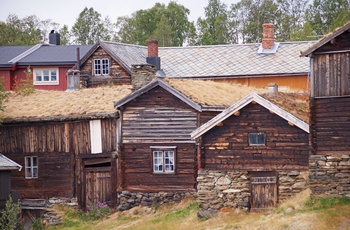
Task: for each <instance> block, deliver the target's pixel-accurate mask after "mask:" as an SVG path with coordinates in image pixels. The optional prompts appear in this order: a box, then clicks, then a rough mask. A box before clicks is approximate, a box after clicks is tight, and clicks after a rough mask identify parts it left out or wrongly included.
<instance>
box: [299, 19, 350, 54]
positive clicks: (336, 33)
mask: <svg viewBox="0 0 350 230" xmlns="http://www.w3.org/2000/svg"><path fill="white" fill-rule="evenodd" d="M349 29H350V22H349V23H347V24H346V25H345V26H343V27H341V28H339V29H337V30H336V31H334V32H333V33H330V34H327V35H325V36H324V37H322V38H321V39H320V40H319V41H318V42H316V43H315V44H313V45H312V46H311V47H309V48H308V49H305V50H304V51H302V52H301V55H300V56H301V57H308V56H309V55H310V54H311V53H313V52H314V51H315V50H317V49H318V48H320V47H321V46H323V45H325V44H326V43H327V42H330V41H331V40H332V39H334V38H336V37H338V36H339V35H341V34H343V33H344V32H346V31H347V30H349Z"/></svg>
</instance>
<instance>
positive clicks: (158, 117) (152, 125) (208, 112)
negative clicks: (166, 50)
mask: <svg viewBox="0 0 350 230" xmlns="http://www.w3.org/2000/svg"><path fill="white" fill-rule="evenodd" d="M203 89H205V90H203ZM255 90H257V91H260V92H266V90H263V89H257V88H252V87H245V86H242V85H230V84H226V83H217V82H212V81H199V80H189V79H188V80H172V79H167V80H166V81H163V80H160V79H158V80H155V81H153V82H151V83H149V84H148V85H146V86H144V87H142V88H140V89H139V90H136V91H135V92H133V93H132V94H130V95H128V96H126V97H124V98H122V99H121V100H119V101H117V102H115V108H116V109H117V110H118V113H119V117H120V118H119V123H118V127H117V130H118V155H119V158H118V191H120V192H121V193H122V196H121V199H120V205H121V206H123V205H126V207H127V205H129V206H133V205H137V204H140V203H141V202H142V201H145V200H146V201H148V202H150V203H151V204H152V201H154V199H157V196H158V195H155V194H159V193H164V192H167V193H168V194H171V195H169V197H167V199H173V198H174V197H176V196H178V197H181V196H184V195H186V194H187V193H193V192H195V191H196V183H197V182H196V178H197V170H198V168H197V167H198V164H197V151H198V149H197V148H198V146H197V144H196V141H195V140H193V139H191V136H190V133H191V132H192V131H194V130H195V129H197V128H198V127H199V126H200V125H201V124H203V123H205V122H207V121H208V120H209V119H211V118H212V117H214V116H215V115H217V114H218V113H219V112H221V111H222V110H223V109H225V108H226V107H227V106H228V105H230V104H231V103H232V101H237V100H238V99H240V98H242V97H244V95H245V94H247V93H250V92H252V91H255ZM130 193H134V194H135V195H134V197H132V196H131V195H129V196H127V194H130ZM136 194H138V195H136ZM153 198H154V199H153ZM152 199H153V200H152ZM130 200H131V201H132V202H130ZM128 203H129V204H128ZM122 208H124V207H122Z"/></svg>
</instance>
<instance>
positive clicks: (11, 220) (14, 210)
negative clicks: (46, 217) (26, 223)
mask: <svg viewBox="0 0 350 230" xmlns="http://www.w3.org/2000/svg"><path fill="white" fill-rule="evenodd" d="M20 212H21V208H20V205H19V203H14V202H13V200H12V197H11V195H10V196H9V198H8V199H7V200H6V205H5V209H4V210H3V211H2V212H1V213H0V229H2V230H13V229H15V228H16V227H17V225H18V220H19V218H18V215H19V214H20Z"/></svg>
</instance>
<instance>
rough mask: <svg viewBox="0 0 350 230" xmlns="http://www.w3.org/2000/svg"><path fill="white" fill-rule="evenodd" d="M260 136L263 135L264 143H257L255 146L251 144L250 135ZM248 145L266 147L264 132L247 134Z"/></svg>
mask: <svg viewBox="0 0 350 230" xmlns="http://www.w3.org/2000/svg"><path fill="white" fill-rule="evenodd" d="M254 134H255V135H261V134H263V135H264V143H263V144H262V143H257V144H254V143H251V141H252V135H254ZM248 144H249V146H266V133H264V132H256V133H248Z"/></svg>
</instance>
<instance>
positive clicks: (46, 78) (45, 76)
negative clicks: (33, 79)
mask: <svg viewBox="0 0 350 230" xmlns="http://www.w3.org/2000/svg"><path fill="white" fill-rule="evenodd" d="M43 73H44V81H49V80H50V76H49V71H48V70H44V71H43Z"/></svg>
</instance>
